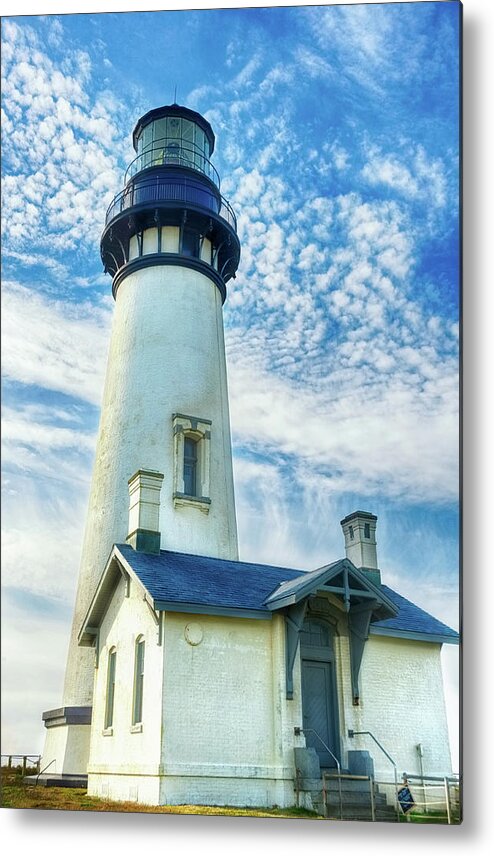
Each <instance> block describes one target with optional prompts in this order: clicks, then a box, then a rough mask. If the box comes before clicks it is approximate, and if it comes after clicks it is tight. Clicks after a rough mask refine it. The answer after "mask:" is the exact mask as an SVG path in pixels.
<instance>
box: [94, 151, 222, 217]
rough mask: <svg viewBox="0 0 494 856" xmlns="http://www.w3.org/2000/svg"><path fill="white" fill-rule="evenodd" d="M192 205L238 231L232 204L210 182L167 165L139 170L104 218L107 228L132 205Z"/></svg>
mask: <svg viewBox="0 0 494 856" xmlns="http://www.w3.org/2000/svg"><path fill="white" fill-rule="evenodd" d="M157 205H158V206H159V207H160V208H164V209H165V210H166V209H167V208H168V209H169V210H173V209H174V208H177V206H178V207H179V208H183V207H186V208H188V207H191V208H193V209H196V210H198V211H206V212H211V213H212V214H214V215H216V216H218V217H220V218H221V219H222V220H224V221H225V222H226V223H227V224H228V226H229V227H230V229H233V231H234V232H236V231H237V218H236V216H235V212H234V211H233V208H232V207H231V205H230V203H229V202H228V201H227V200H226V199H225V198H224V196H222V195H221V193H220V192H219V190H218V189H217V188H216V187H214V185H212V184H211V183H210V182H209V181H204V180H202V179H201V178H199V177H198V176H195V175H194V173H193V171H192V170H191V171H190V174H189V175H188V174H186V173H185V170H183V169H180V170H178V169H177V170H175V171H174V170H173V168H171V167H170V166H168V167H164V168H163V167H161V168H159V167H158V168H157V167H151V168H149V169H146V170H144V171H141V172H139V173H138V175H137V176H136V177H135V178H134V179H132V180H131V181H130V182H128V184H127V185H126V186H125V188H124V189H123V190H122V191H121V192H120V193H118V194H117V195H116V196H115V198H114V199H113V201H112V202H111V203H110V205H109V207H108V209H107V212H106V217H105V227H108V226H109V225H110V224H111V223H112V222H113V221H114V220H115V219H116V218H118V217H119V216H120V215H121V214H123V213H124V212H129V213H130V209H132V208H138V209H142V208H146V207H151V208H152V207H156V206H157Z"/></svg>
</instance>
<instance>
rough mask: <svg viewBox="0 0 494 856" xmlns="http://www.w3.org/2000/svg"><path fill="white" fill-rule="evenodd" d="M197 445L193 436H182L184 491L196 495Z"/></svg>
mask: <svg viewBox="0 0 494 856" xmlns="http://www.w3.org/2000/svg"><path fill="white" fill-rule="evenodd" d="M197 446H198V441H197V440H195V439H194V438H193V437H185V438H184V493H185V494H186V495H187V496H197V481H198V479H197Z"/></svg>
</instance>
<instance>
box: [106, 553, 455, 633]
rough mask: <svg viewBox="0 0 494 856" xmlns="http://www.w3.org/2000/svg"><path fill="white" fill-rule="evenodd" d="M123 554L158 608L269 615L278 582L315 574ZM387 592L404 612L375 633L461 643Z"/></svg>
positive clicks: (442, 626)
mask: <svg viewBox="0 0 494 856" xmlns="http://www.w3.org/2000/svg"><path fill="white" fill-rule="evenodd" d="M115 552H116V555H117V558H118V554H120V556H121V558H122V559H123V561H124V563H127V564H128V566H129V567H130V568H131V569H132V571H133V572H134V573H135V574H136V576H137V577H138V578H139V580H140V581H141V583H142V585H143V586H144V587H145V588H146V589H147V591H148V593H149V594H150V596H151V597H152V599H153V601H154V604H155V607H156V608H157V609H159V608H162V609H163V608H170V607H171V606H172V605H173V604H176V605H177V607H178V606H179V605H180V604H187V605H188V606H189V607H193V606H197V607H198V609H200V610H201V611H207V609H208V608H211V609H218V608H219V609H232V610H240V611H248V612H257V613H259V614H262V613H265V614H266V617H268V615H269V614H270V610H269V609H268V607H267V606H266V603H265V601H266V600H267V598H268V596H269V595H270V594H272V593H273V591H274V590H275V589H277V587H278V586H280V585H281V584H282V583H285V582H287V581H292V580H295V579H296V578H301V577H303V576H304V574H309V573H310V572H307V571H301V570H296V569H293V568H281V567H276V566H274V565H260V564H257V563H251V562H239V561H233V560H228V559H215V558H211V557H208V556H193V555H190V554H188V553H175V552H171V551H169V550H161V551H160V553H159V555H153V554H150V553H142V552H137V551H135V550H134V549H133V548H132V547H130V546H129V545H128V544H116V545H115ZM382 592H383V594H384V595H385V597H387V598H388V599H389V600H390V601H391V602H392V603H393V604H395V606H397V607H398V615H397V616H396V617H394V618H387V619H384V620H381V621H374V622H373V623H372V627H371V629H372V632H374V633H376V634H383V635H392V636H395V635H398V636H401V635H404V636H407V635H413V636H414V637H416V636H419V637H420V636H422V637H424V638H433V639H437V640H438V641H443V642H457V641H458V638H459V637H458V633H457V632H456V631H455V630H452V629H451V628H450V627H447V626H446V625H445V624H443V623H442V622H441V621H438V619H437V618H434V617H433V616H432V615H429V613H427V612H425V611H424V610H423V609H420V607H418V606H416V605H415V604H414V603H412V602H411V601H409V600H407V599H406V598H404V597H402V596H401V595H399V594H398V593H397V592H395V591H393V590H392V589H390V588H389V587H388V586H384V585H383V586H382Z"/></svg>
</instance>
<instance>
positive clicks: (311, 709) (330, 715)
mask: <svg viewBox="0 0 494 856" xmlns="http://www.w3.org/2000/svg"><path fill="white" fill-rule="evenodd" d="M332 641H333V640H332V634H331V632H330V628H329V627H328V625H326V624H325V623H323V622H319V621H317V620H314V619H309V620H308V621H306V622H305V623H304V628H303V631H302V634H301V653H302V713H303V723H304V726H303V727H304V732H305V741H306V745H307V746H312V747H313V748H314V749H315V750H316V752H317V754H318V756H319V761H320V763H321V767H336V761H335V759H334V757H333V755H334V756H336V758H338V760H339V759H340V742H339V725H338V705H337V699H336V682H335V675H334V653H333V644H332ZM328 750H330V751H328Z"/></svg>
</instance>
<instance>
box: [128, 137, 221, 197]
mask: <svg viewBox="0 0 494 856" xmlns="http://www.w3.org/2000/svg"><path fill="white" fill-rule="evenodd" d="M166 165H174V166H185V167H188V168H189V169H195V170H197V171H198V172H202V173H203V175H206V176H207V177H208V178H209V179H210V181H212V182H213V183H214V184H215V185H216V186H217V187H218V189H219V187H220V177H219V175H218V172H217V170H216V167H215V166H213V164H212V163H211V161H210V160H208V158H207V157H206V155H205V154H204V152H202V151H201V150H200V148H198V147H197V146H196V145H194V143H192V145H184V144H183V142H182V140H181V139H180V137H162V138H161V139H160V140H154V141H153V143H152V144H151V145H150V146H148V147H147V148H146V149H144V151H142V152H140V154H138V155H137V157H136V158H134V160H133V161H131V162H130V164H129V166H128V167H127V170H126V173H125V184H127V181H128V180H129V179H130V178H133V177H134V176H135V175H137V173H138V172H141V170H143V169H147V168H148V167H150V166H166Z"/></svg>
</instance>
